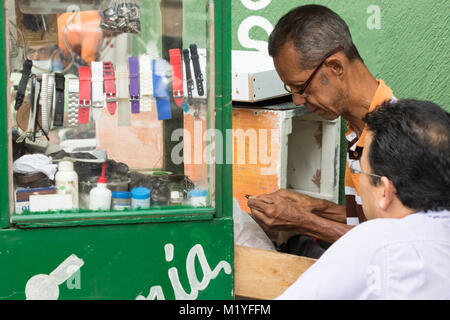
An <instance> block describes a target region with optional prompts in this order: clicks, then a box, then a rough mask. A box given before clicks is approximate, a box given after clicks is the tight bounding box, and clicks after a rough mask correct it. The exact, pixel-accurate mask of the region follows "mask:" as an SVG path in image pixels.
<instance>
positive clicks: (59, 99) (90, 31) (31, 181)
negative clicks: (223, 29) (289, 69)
mask: <svg viewBox="0 0 450 320" xmlns="http://www.w3.org/2000/svg"><path fill="white" fill-rule="evenodd" d="M6 8H7V10H6V11H5V14H6V18H7V21H8V24H7V36H8V53H9V54H8V57H9V63H8V74H9V77H10V83H11V87H10V92H11V95H10V105H11V108H10V110H11V114H12V117H11V119H12V124H11V126H12V128H13V133H12V137H13V141H12V144H13V161H14V165H13V168H14V186H13V188H14V195H15V204H16V209H15V214H28V213H29V212H30V211H31V212H35V211H46V210H50V211H59V210H66V209H67V208H68V206H69V204H68V201H69V200H68V199H69V198H70V199H73V197H72V198H71V197H69V196H67V195H68V194H70V193H71V192H74V191H73V190H75V189H76V188H61V187H59V185H55V175H56V174H57V173H58V172H59V170H60V169H59V168H60V167H61V166H58V164H59V163H60V162H61V161H70V162H72V163H73V171H74V172H75V174H76V177H77V180H78V191H77V192H79V195H78V198H79V207H80V210H88V209H89V202H90V195H91V192H92V190H93V189H94V188H96V187H97V186H98V185H99V184H101V183H104V184H106V186H107V188H108V189H109V190H110V191H111V192H115V193H114V195H122V194H128V193H126V192H130V193H131V191H132V190H133V189H135V188H146V189H148V190H149V193H150V204H151V207H157V206H165V205H172V206H173V205H189V204H190V199H189V195H190V194H191V191H193V190H194V191H195V192H194V193H192V194H202V195H203V194H204V193H205V192H206V194H207V197H206V199H207V202H206V203H204V204H203V205H205V206H213V205H214V203H213V202H214V200H213V199H214V192H213V189H214V187H213V186H214V181H213V174H211V173H212V172H213V169H212V167H211V166H212V163H213V159H212V154H213V153H212V152H205V150H208V147H209V148H210V146H211V141H207V140H206V138H205V137H210V136H211V134H210V133H209V132H208V130H209V129H213V123H214V121H213V120H214V118H213V116H214V113H213V112H212V111H213V108H214V101H213V100H214V99H211V98H212V97H213V95H211V94H210V91H211V88H213V87H211V84H213V83H214V78H212V77H211V74H210V72H209V71H210V70H211V68H213V67H214V66H212V65H210V60H209V57H210V51H211V50H213V43H212V40H211V39H210V38H209V37H210V36H211V35H212V32H213V28H212V27H211V26H210V21H211V14H212V8H210V1H208V0H202V1H182V0H146V1H138V0H107V1H81V0H80V1H71V2H70V4H68V2H67V1H64V0H60V1H53V2H48V3H43V2H42V1H30V0H26V1H25V0H8V1H7V3H6ZM38 160H39V161H38ZM69 189H70V190H69ZM121 192H125V193H121ZM110 197H111V196H110ZM111 201H112V200H111ZM116 201H119V202H120V201H122V200H121V199H119V200H117V199H116ZM111 208H112V209H111V210H114V206H111ZM70 209H75V208H74V207H72V208H70ZM121 209H123V208H121ZM126 210H132V209H129V208H128V207H126V208H125V211H126Z"/></svg>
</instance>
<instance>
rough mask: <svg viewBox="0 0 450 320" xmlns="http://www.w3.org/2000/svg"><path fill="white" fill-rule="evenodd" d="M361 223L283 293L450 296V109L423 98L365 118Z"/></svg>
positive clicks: (358, 169) (355, 166)
mask: <svg viewBox="0 0 450 320" xmlns="http://www.w3.org/2000/svg"><path fill="white" fill-rule="evenodd" d="M364 121H365V122H366V124H367V127H368V131H367V135H366V139H365V142H364V152H363V155H362V158H361V161H360V163H359V162H356V161H352V162H351V165H350V167H351V169H350V170H352V171H353V172H355V173H356V174H358V175H359V176H360V178H359V179H360V180H359V189H360V192H361V198H362V204H363V209H364V213H365V214H366V217H367V218H368V219H369V221H367V222H365V223H362V224H361V225H359V226H357V227H355V228H354V229H352V230H351V231H349V232H347V233H346V234H345V235H344V236H343V237H341V238H340V239H339V240H338V241H336V242H335V243H334V244H333V245H332V246H331V247H330V248H328V250H327V251H326V252H325V253H324V254H323V255H322V256H321V258H320V259H319V260H318V261H317V262H316V263H315V264H314V265H313V266H312V267H311V268H309V269H308V270H307V271H306V272H305V273H304V274H303V275H302V276H301V277H300V278H299V279H298V280H297V281H296V282H295V283H294V284H293V285H292V286H290V287H289V288H288V289H287V290H286V291H285V292H284V293H283V294H282V295H281V296H280V297H279V299H450V290H449V288H450V211H449V210H450V114H449V113H447V112H445V111H444V110H442V109H441V108H440V107H439V106H437V105H435V104H433V103H431V102H424V101H417V100H401V101H399V102H397V103H385V104H384V105H382V106H381V107H380V108H377V109H376V110H375V111H373V112H370V113H369V114H367V115H366V116H365V118H364Z"/></svg>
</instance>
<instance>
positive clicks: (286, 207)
mask: <svg viewBox="0 0 450 320" xmlns="http://www.w3.org/2000/svg"><path fill="white" fill-rule="evenodd" d="M248 206H249V208H250V211H251V214H252V217H253V219H254V220H255V221H256V222H257V223H258V224H259V225H260V226H261V227H262V228H263V229H264V230H265V231H266V232H270V231H296V232H299V233H300V234H303V235H309V236H313V237H317V238H319V239H321V240H324V241H327V242H330V243H332V242H334V241H335V240H337V239H338V238H339V237H340V236H341V235H343V234H344V233H345V232H346V231H348V230H349V227H348V226H347V225H345V224H343V222H344V221H345V207H343V206H339V205H336V204H334V203H332V202H330V201H326V200H322V199H317V198H313V197H310V196H308V195H304V194H300V193H297V192H294V191H290V190H285V189H280V190H278V191H276V192H273V193H270V194H263V195H260V196H257V197H251V198H250V199H249V201H248Z"/></svg>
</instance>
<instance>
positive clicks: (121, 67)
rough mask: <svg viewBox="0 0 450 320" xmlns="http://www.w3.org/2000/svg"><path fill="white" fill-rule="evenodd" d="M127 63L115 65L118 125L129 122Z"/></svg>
mask: <svg viewBox="0 0 450 320" xmlns="http://www.w3.org/2000/svg"><path fill="white" fill-rule="evenodd" d="M128 73H129V72H128V65H127V64H117V65H116V90H117V108H118V110H117V114H118V125H119V126H125V127H126V126H129V125H130V123H131V110H130V100H129V99H130V91H129V88H128V85H129V74H128Z"/></svg>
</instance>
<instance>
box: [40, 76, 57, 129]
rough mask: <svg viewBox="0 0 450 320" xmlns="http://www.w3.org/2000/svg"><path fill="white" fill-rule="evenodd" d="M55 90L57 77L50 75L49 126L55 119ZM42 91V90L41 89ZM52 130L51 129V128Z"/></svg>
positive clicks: (48, 86)
mask: <svg viewBox="0 0 450 320" xmlns="http://www.w3.org/2000/svg"><path fill="white" fill-rule="evenodd" d="M54 90H55V75H54V74H49V75H48V83H47V107H48V116H49V120H48V123H49V126H50V123H51V121H52V119H53V91H54ZM41 91H42V89H41ZM49 129H50V127H49Z"/></svg>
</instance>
